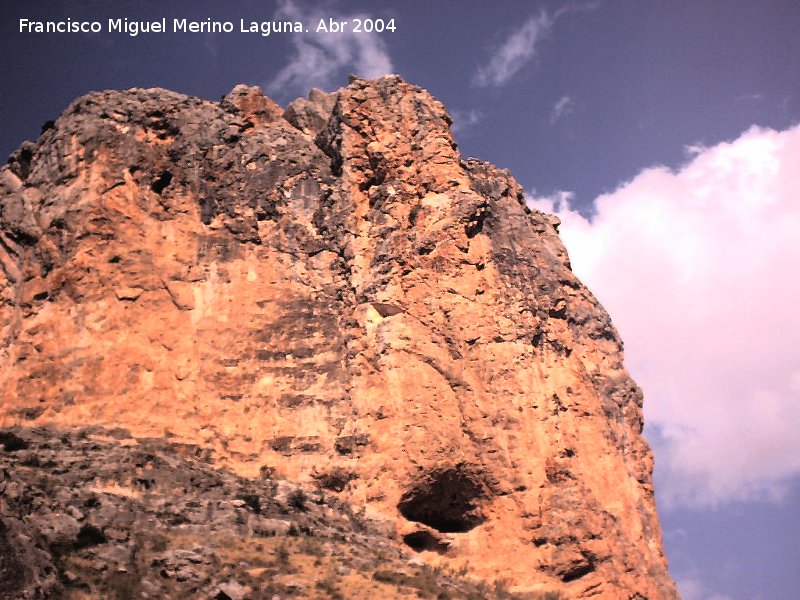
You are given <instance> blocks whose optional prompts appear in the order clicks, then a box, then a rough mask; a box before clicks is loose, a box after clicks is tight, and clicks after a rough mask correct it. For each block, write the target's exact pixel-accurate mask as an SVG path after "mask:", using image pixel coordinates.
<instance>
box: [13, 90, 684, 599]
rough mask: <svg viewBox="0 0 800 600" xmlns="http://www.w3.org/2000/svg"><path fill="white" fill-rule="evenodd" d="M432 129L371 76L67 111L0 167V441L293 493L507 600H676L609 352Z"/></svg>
mask: <svg viewBox="0 0 800 600" xmlns="http://www.w3.org/2000/svg"><path fill="white" fill-rule="evenodd" d="M449 123H450V119H449V117H448V116H447V113H446V112H445V110H444V107H443V106H442V105H441V103H439V102H438V101H437V100H435V99H434V98H432V97H431V96H430V95H429V94H428V93H427V92H425V91H424V90H421V89H419V88H417V87H414V86H411V85H409V84H407V83H405V82H403V81H402V80H401V79H399V78H398V77H395V76H389V77H384V78H382V79H378V80H375V81H362V80H357V79H356V80H353V81H352V82H351V84H350V85H349V86H348V87H347V88H344V89H342V90H339V91H338V92H334V93H332V94H324V93H321V92H318V91H314V92H312V94H311V95H310V96H309V98H308V99H301V100H297V101H295V102H293V103H292V104H291V105H290V106H289V107H288V108H287V109H286V110H285V111H282V110H281V109H280V108H279V107H278V106H277V105H276V104H275V103H274V102H272V101H271V100H269V99H268V98H266V97H264V96H263V94H261V92H260V90H258V89H257V88H247V87H245V86H237V88H235V89H234V90H233V91H232V92H231V93H230V94H229V95H228V96H226V97H225V98H224V99H223V100H222V101H221V102H219V103H214V102H208V101H204V100H200V99H197V98H190V97H186V96H183V95H180V94H176V93H173V92H169V91H166V90H160V89H151V90H141V89H134V90H128V91H125V92H103V93H94V94H89V95H87V96H84V97H83V98H80V99H78V100H77V101H75V102H74V103H73V104H72V105H71V106H70V107H69V108H68V109H67V110H66V111H65V113H64V114H63V115H62V116H61V117H60V118H59V119H58V120H57V121H56V122H55V124H54V125H53V126H52V127H51V128H49V129H47V130H46V131H45V132H44V133H43V134H42V136H41V138H40V139H39V140H38V141H37V142H35V143H26V144H24V145H23V146H22V147H21V148H20V149H19V150H18V151H17V152H16V153H15V154H14V155H13V156H12V158H11V159H10V161H9V165H8V167H6V168H4V169H3V170H2V171H0V265H1V266H2V271H0V393H2V398H3V403H2V405H0V423H2V424H4V425H27V426H30V425H39V424H50V425H53V426H58V427H61V428H69V427H74V426H78V425H85V424H87V423H91V424H99V425H106V426H124V427H126V428H127V429H129V430H130V431H131V432H132V433H133V434H134V435H136V436H150V437H153V436H159V437H160V436H164V435H169V436H172V438H173V439H175V440H176V441H180V442H183V443H191V444H197V445H200V446H203V447H207V448H210V449H212V450H213V451H214V453H215V456H216V459H217V461H218V462H219V463H220V464H222V465H225V466H227V467H229V468H231V469H233V470H235V471H237V472H238V473H240V474H241V475H254V474H256V473H258V472H259V469H263V468H268V469H272V470H273V471H274V472H276V473H277V474H279V475H280V476H281V477H283V478H288V479H291V480H295V481H298V482H304V481H316V482H317V483H318V484H319V485H327V486H328V487H329V489H330V490H331V493H337V494H339V495H340V496H341V499H342V500H343V501H347V502H349V503H351V504H352V505H355V506H359V507H361V506H363V507H365V508H366V511H367V514H368V515H370V516H373V517H376V518H383V519H387V520H389V521H390V522H391V523H393V527H394V528H395V531H396V533H397V534H398V539H399V540H403V539H405V540H406V543H407V544H408V546H409V547H410V548H411V549H412V550H416V551H419V552H420V553H421V554H420V556H421V557H423V558H430V559H431V560H442V561H445V562H446V564H448V565H449V566H452V567H454V568H458V567H459V565H463V564H465V563H466V562H469V563H470V565H472V566H473V567H474V568H475V570H476V572H479V574H481V575H483V576H485V577H495V576H501V577H504V578H506V579H507V580H509V581H511V582H512V583H513V585H514V586H515V589H517V590H518V591H526V590H527V591H531V592H535V591H539V590H553V589H556V590H559V591H561V592H562V593H563V594H564V595H566V596H568V597H583V596H597V597H608V598H629V597H630V598H633V597H637V596H636V594H639V596H640V597H645V598H648V599H650V600H653V599H657V598H673V597H675V591H674V586H673V584H672V582H671V580H670V579H669V576H668V574H667V570H666V561H665V559H664V556H663V553H662V548H661V538H660V531H659V526H658V521H657V517H656V513H655V507H654V502H653V489H652V480H651V471H652V458H651V454H650V450H649V448H648V447H647V445H646V444H645V442H644V440H643V439H642V437H641V430H642V416H641V403H642V395H641V392H640V390H639V388H638V387H637V386H636V384H635V383H634V382H633V381H632V380H631V379H630V377H629V376H628V374H627V372H626V371H625V369H624V367H623V364H622V344H621V342H620V340H619V337H618V335H617V333H616V331H615V330H614V328H613V326H612V325H611V323H610V320H609V318H608V315H607V314H606V313H605V311H604V310H603V308H602V307H601V306H600V305H599V304H598V303H597V301H596V300H595V299H594V297H593V296H592V295H591V294H590V293H589V292H588V291H587V290H586V288H585V287H584V286H583V285H582V284H581V283H580V282H579V281H578V280H577V279H576V278H575V276H574V275H573V274H572V272H571V271H570V268H569V262H568V258H567V255H566V251H565V249H564V247H563V245H562V244H561V241H560V240H559V238H558V235H557V233H556V226H557V221H556V220H555V218H554V217H551V216H548V215H545V214H542V213H539V212H536V211H531V210H529V209H528V208H526V207H525V205H524V200H523V194H522V189H521V187H520V186H519V184H517V182H516V181H514V179H513V178H512V177H511V176H510V175H509V174H508V172H506V171H503V170H500V169H497V168H496V167H494V166H492V165H490V164H487V163H484V162H481V161H478V160H474V159H468V160H462V159H461V157H460V155H459V153H458V150H457V147H456V145H455V143H454V141H453V138H452V136H451V133H450V130H449Z"/></svg>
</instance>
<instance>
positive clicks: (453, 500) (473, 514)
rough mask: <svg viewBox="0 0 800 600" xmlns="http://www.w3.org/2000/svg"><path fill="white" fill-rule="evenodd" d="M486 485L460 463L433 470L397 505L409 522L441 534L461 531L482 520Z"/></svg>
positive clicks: (475, 525)
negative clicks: (481, 506) (420, 524)
mask: <svg viewBox="0 0 800 600" xmlns="http://www.w3.org/2000/svg"><path fill="white" fill-rule="evenodd" d="M486 496H487V492H486V487H485V485H484V484H483V482H482V481H481V478H480V476H479V475H477V474H476V473H474V472H472V471H470V470H469V469H466V468H464V467H463V466H462V465H459V466H457V467H454V468H449V469H444V470H440V471H436V472H433V473H431V474H429V475H428V476H427V477H425V478H424V479H423V480H422V481H421V482H420V483H418V484H417V485H415V486H414V487H413V488H411V489H410V490H408V491H407V492H406V493H405V494H403V496H402V498H401V499H400V502H399V504H398V505H397V508H398V509H399V510H400V513H401V514H402V515H403V516H404V517H405V518H406V519H408V520H409V521H415V522H417V523H422V524H424V525H427V526H428V527H431V528H432V529H435V530H436V531H440V532H442V533H464V532H466V531H469V530H470V529H473V528H475V527H477V526H478V525H480V524H481V523H483V522H484V521H485V520H486V518H485V516H484V515H483V513H482V512H481V510H480V505H481V503H482V501H483V500H484V499H485V498H486Z"/></svg>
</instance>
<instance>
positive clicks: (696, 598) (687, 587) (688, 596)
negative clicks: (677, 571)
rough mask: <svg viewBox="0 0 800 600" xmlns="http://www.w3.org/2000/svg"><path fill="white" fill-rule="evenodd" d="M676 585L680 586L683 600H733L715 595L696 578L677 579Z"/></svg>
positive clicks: (679, 589)
mask: <svg viewBox="0 0 800 600" xmlns="http://www.w3.org/2000/svg"><path fill="white" fill-rule="evenodd" d="M675 583H676V584H677V585H678V591H679V592H680V595H681V598H683V600H733V599H732V598H731V597H730V596H725V595H722V594H715V593H714V592H712V591H710V590H709V589H708V586H706V585H705V584H704V583H703V582H702V581H700V580H699V579H696V578H690V577H687V578H683V579H682V578H680V577H677V578H676V581H675Z"/></svg>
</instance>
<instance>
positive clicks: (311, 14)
mask: <svg viewBox="0 0 800 600" xmlns="http://www.w3.org/2000/svg"><path fill="white" fill-rule="evenodd" d="M367 17H368V15H362V14H352V15H340V14H333V13H332V12H330V11H324V12H323V11H321V10H313V11H309V10H301V9H300V7H298V5H297V4H295V3H294V2H292V1H291V0H286V1H284V2H282V3H281V4H280V6H279V8H278V10H277V12H276V13H275V16H274V19H275V20H280V21H283V20H290V21H302V22H303V23H307V24H308V27H309V32H308V33H303V34H294V35H293V36H292V46H293V55H292V57H291V59H290V62H289V64H287V65H286V66H285V67H284V68H283V69H281V70H280V71H279V72H278V74H277V75H275V77H274V78H273V79H272V81H270V82H269V83H268V84H267V85H266V89H267V91H268V92H269V93H271V94H275V95H278V96H281V95H283V96H285V95H287V93H288V94H293V93H301V94H304V93H306V92H307V91H308V90H309V89H311V88H312V87H318V88H322V89H332V88H334V87H338V86H339V85H340V84H341V83H342V80H343V78H344V77H345V76H347V75H350V74H352V75H358V76H359V77H364V78H365V79H373V78H376V77H380V76H382V75H386V74H388V73H391V72H392V70H393V66H392V61H391V58H390V57H389V52H388V49H387V48H386V44H385V42H384V41H383V39H382V38H381V37H380V36H381V34H379V33H375V32H371V33H353V32H352V31H351V30H349V29H348V30H347V31H346V32H344V33H326V32H319V33H316V32H315V29H316V26H317V23H318V22H319V20H320V19H325V20H326V21H327V19H328V18H333V19H336V20H341V21H348V22H349V23H352V22H353V19H354V18H360V19H362V20H363V19H365V18H367Z"/></svg>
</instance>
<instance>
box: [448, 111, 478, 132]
mask: <svg viewBox="0 0 800 600" xmlns="http://www.w3.org/2000/svg"><path fill="white" fill-rule="evenodd" d="M450 117H451V118H452V119H453V125H452V126H451V127H450V129H451V130H452V131H453V133H455V134H458V133H463V132H464V131H466V130H467V129H469V128H470V127H472V126H473V125H477V124H478V123H480V122H481V120H482V119H483V113H482V112H481V111H479V110H475V109H472V110H454V111H452V112H451V113H450Z"/></svg>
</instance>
